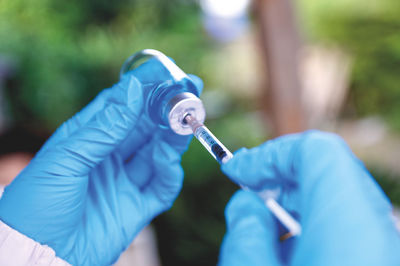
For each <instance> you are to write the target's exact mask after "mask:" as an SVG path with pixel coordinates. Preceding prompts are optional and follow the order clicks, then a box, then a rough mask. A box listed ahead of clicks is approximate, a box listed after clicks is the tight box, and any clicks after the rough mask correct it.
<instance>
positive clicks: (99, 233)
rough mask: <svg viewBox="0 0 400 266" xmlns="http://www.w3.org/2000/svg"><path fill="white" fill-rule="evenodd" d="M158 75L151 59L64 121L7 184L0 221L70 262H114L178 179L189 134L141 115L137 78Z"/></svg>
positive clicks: (172, 194)
mask: <svg viewBox="0 0 400 266" xmlns="http://www.w3.org/2000/svg"><path fill="white" fill-rule="evenodd" d="M165 74H166V73H165V71H163V69H162V67H161V66H160V65H159V63H158V62H157V61H155V60H154V61H152V60H150V61H149V62H147V63H146V64H144V65H142V66H141V67H140V68H138V69H136V70H135V71H134V72H133V73H131V74H129V75H125V77H124V78H123V79H122V80H121V81H120V82H119V83H118V84H116V85H114V86H113V87H112V88H110V89H106V90H104V91H103V92H101V93H100V94H99V95H98V96H97V97H96V98H95V99H94V100H93V102H91V103H90V104H89V105H88V106H86V107H85V108H84V109H83V110H82V111H81V112H79V113H78V114H76V115H75V116H74V117H73V118H71V119H70V120H68V121H67V122H65V123H64V124H63V125H62V126H61V127H60V128H59V129H58V130H57V131H56V132H55V134H54V135H53V136H52V137H51V138H50V139H49V140H48V141H47V142H46V144H45V145H44V146H43V147H42V149H41V150H40V151H39V153H38V154H37V155H36V156H35V158H34V159H33V160H32V162H31V163H30V164H29V165H28V166H27V167H26V168H25V169H24V170H23V171H22V172H21V173H20V174H19V176H18V177H17V178H16V179H15V180H14V181H13V182H12V183H11V184H10V185H9V186H8V187H6V189H5V192H4V194H3V197H2V198H1V200H0V218H1V220H2V221H3V222H5V223H6V224H8V225H9V226H11V227H12V228H14V229H16V230H17V231H19V232H21V233H23V234H25V235H26V236H28V237H30V238H32V239H34V240H36V241H38V242H39V243H41V244H45V245H48V246H50V247H51V248H53V249H54V250H55V251H56V255H57V256H59V257H61V258H63V259H64V260H66V261H68V262H69V263H72V264H74V265H110V264H111V263H113V262H115V261H116V259H117V258H118V256H119V255H120V253H121V252H122V251H123V250H124V249H126V247H127V246H128V245H129V244H130V243H131V241H132V240H133V238H134V237H135V235H136V234H137V233H138V232H139V231H140V230H141V229H142V228H143V227H144V226H145V225H147V224H148V223H149V222H150V221H151V220H152V219H153V218H154V217H155V216H156V215H158V214H159V213H161V212H163V211H165V210H167V209H168V208H170V207H171V205H172V203H173V201H174V200H175V198H176V197H177V195H178V193H179V191H180V189H181V186H182V181H183V170H182V168H181V166H180V159H181V155H182V153H183V152H184V151H185V149H186V148H187V145H188V142H189V139H190V137H184V136H178V135H177V134H175V133H173V132H172V131H171V130H162V129H160V128H158V127H157V126H155V125H154V124H153V123H152V122H150V121H149V119H148V118H147V116H145V115H142V112H143V105H144V103H143V97H142V90H141V89H142V85H143V84H147V85H148V84H150V83H154V84H155V83H157V82H161V81H162V80H163V78H164V76H165ZM191 78H192V79H193V81H194V82H195V84H196V87H197V89H198V90H201V88H202V82H201V80H200V79H199V78H197V77H194V76H191Z"/></svg>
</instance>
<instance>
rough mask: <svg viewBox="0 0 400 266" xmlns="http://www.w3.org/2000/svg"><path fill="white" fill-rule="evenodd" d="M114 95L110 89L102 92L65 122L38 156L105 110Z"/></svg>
mask: <svg viewBox="0 0 400 266" xmlns="http://www.w3.org/2000/svg"><path fill="white" fill-rule="evenodd" d="M111 94H112V88H108V89H105V90H103V91H102V92H100V93H99V94H98V95H97V96H96V98H95V99H94V100H93V101H91V102H90V103H89V104H88V105H87V106H85V107H84V108H83V109H82V110H81V111H79V112H78V113H76V114H75V115H74V116H73V117H71V118H70V119H69V120H67V121H66V122H64V123H63V124H62V125H61V126H60V127H59V128H58V129H57V130H56V132H54V134H53V135H52V136H51V137H50V138H49V139H48V140H47V141H46V143H45V144H44V145H43V146H42V148H41V149H40V151H39V152H38V153H37V155H40V154H42V153H44V152H45V151H46V150H47V149H48V148H49V147H51V146H53V145H55V144H56V143H58V142H59V141H60V140H62V139H65V138H67V137H68V136H69V135H71V134H72V133H73V132H75V131H76V130H77V129H78V128H80V127H81V126H82V125H84V124H86V123H87V122H88V121H89V120H90V119H91V118H92V117H93V115H94V114H96V113H97V112H98V111H100V110H102V109H104V107H105V105H106V102H107V99H108V98H109V97H110V95H111Z"/></svg>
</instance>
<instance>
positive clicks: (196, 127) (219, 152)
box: [184, 114, 233, 164]
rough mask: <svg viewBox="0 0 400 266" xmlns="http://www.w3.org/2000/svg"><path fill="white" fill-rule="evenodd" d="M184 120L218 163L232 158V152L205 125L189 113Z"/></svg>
mask: <svg viewBox="0 0 400 266" xmlns="http://www.w3.org/2000/svg"><path fill="white" fill-rule="evenodd" d="M184 122H185V123H187V124H188V125H189V126H190V127H191V128H192V130H193V134H194V136H195V137H196V138H197V139H198V140H199V141H200V142H201V144H203V146H204V147H205V148H206V149H207V150H208V152H209V153H211V155H212V156H213V157H214V158H215V159H216V160H217V161H218V162H219V163H220V164H224V163H226V162H228V161H229V160H230V159H232V157H233V155H232V153H231V152H230V151H229V150H228V149H227V148H226V147H225V146H224V144H222V143H221V142H220V141H219V140H218V139H217V138H216V137H215V136H214V135H213V133H211V131H210V130H208V128H207V127H206V126H204V125H203V124H201V123H200V122H198V121H197V120H196V119H195V118H194V117H193V116H191V115H190V114H188V115H186V116H185V118H184Z"/></svg>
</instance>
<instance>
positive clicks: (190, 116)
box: [121, 49, 301, 240]
mask: <svg viewBox="0 0 400 266" xmlns="http://www.w3.org/2000/svg"><path fill="white" fill-rule="evenodd" d="M149 58H153V59H156V60H158V61H159V63H160V65H161V66H162V68H163V69H164V71H166V73H169V75H167V76H169V77H168V78H166V80H165V81H164V82H162V83H160V84H153V85H152V86H149V85H148V86H143V91H144V93H143V97H144V102H146V103H147V104H146V108H145V110H146V113H147V114H148V116H149V117H150V119H151V120H152V121H153V122H154V123H155V124H158V125H159V126H160V127H161V128H166V127H169V128H170V129H171V130H172V131H174V132H175V133H176V134H179V135H190V134H192V133H193V134H194V135H195V137H196V138H197V139H198V140H199V141H200V142H201V144H203V146H204V147H205V148H206V149H207V150H208V151H209V152H210V153H211V155H212V156H213V157H214V158H215V159H216V160H217V161H218V162H219V163H220V164H225V163H227V162H228V161H229V160H230V159H232V158H233V155H232V153H231V152H230V151H229V150H228V149H227V148H226V147H225V146H224V145H223V144H222V143H221V142H220V141H219V140H218V139H217V138H216V137H215V136H214V135H213V134H212V133H211V131H210V130H208V128H207V127H206V126H204V125H203V122H204V120H205V117H206V113H205V109H204V106H203V103H202V101H201V100H200V98H199V95H198V94H199V92H198V90H197V89H196V86H195V84H194V83H193V81H192V80H191V78H190V77H189V76H187V75H186V74H185V73H184V72H183V71H182V70H181V69H180V68H179V67H178V66H177V65H176V64H175V63H174V62H172V61H171V60H170V59H169V58H168V57H167V56H166V55H164V54H163V53H161V52H160V51H157V50H153V49H145V50H142V51H139V52H137V53H135V54H133V55H132V56H131V57H129V58H128V59H127V60H126V62H125V63H124V64H123V66H122V68H121V79H122V78H123V77H124V75H127V74H128V73H129V71H130V70H132V69H135V65H137V62H138V61H140V60H142V59H149ZM150 85H151V84H150ZM241 187H242V189H244V190H249V189H248V188H247V187H244V186H241ZM257 194H258V195H259V196H260V197H261V198H262V199H263V200H264V202H265V205H266V206H267V207H268V208H269V209H270V210H271V212H272V213H273V214H274V215H275V216H276V218H277V219H278V220H279V221H280V222H281V223H282V225H283V226H285V227H286V229H287V230H288V233H287V234H285V235H283V237H281V240H282V239H286V238H289V237H291V236H295V235H299V234H300V233H301V226H300V225H299V223H298V222H297V221H296V220H295V219H293V217H292V216H291V215H290V214H289V213H287V212H286V211H285V210H284V209H283V208H282V207H281V206H280V205H279V204H278V203H277V202H276V201H275V199H274V198H272V197H271V193H270V191H269V190H264V191H261V192H258V193H257Z"/></svg>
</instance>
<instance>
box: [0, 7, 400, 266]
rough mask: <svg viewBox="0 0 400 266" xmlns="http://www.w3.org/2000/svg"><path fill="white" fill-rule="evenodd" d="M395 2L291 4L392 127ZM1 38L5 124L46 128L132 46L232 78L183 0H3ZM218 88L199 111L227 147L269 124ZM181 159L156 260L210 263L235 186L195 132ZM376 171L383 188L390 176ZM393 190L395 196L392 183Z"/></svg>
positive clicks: (161, 221) (258, 138)
mask: <svg viewBox="0 0 400 266" xmlns="http://www.w3.org/2000/svg"><path fill="white" fill-rule="evenodd" d="M397 2H398V0H374V1H369V2H368V3H365V2H364V1H362V0H351V1H349V0H337V1H327V0H303V1H299V3H298V7H299V9H300V10H301V14H302V15H303V19H302V20H303V23H304V25H305V26H306V27H305V29H306V30H305V31H306V32H305V33H306V35H307V36H308V38H309V40H310V41H312V42H314V41H318V42H326V43H327V44H329V45H331V44H337V45H340V46H341V47H344V48H345V49H347V50H348V52H349V53H350V54H351V55H352V56H353V57H354V60H355V61H354V63H355V65H354V73H353V75H352V83H351V97H350V105H352V106H355V110H356V112H357V114H359V115H366V114H381V115H383V116H385V117H386V118H387V119H388V120H389V121H390V122H391V124H392V125H393V126H394V127H395V128H397V129H400V105H399V104H398V102H400V90H399V89H398V87H399V84H400V75H399V73H400V71H399V70H400V69H399V68H400V64H399V60H400V37H399V36H400V35H399V34H398V32H399V29H400V9H399V4H398V3H397ZM0 40H1V42H0V60H4V61H6V62H9V65H10V67H12V68H13V69H14V72H13V76H12V77H11V78H10V79H9V80H8V82H7V83H6V87H5V92H6V96H7V98H8V100H9V109H10V115H11V116H12V118H13V123H14V124H24V125H31V126H32V127H40V128H44V129H45V130H48V131H50V132H51V131H53V130H54V129H55V128H56V127H57V126H58V125H59V124H60V123H61V122H62V121H64V120H66V119H67V118H69V117H70V116H72V115H73V114H74V113H75V112H77V111H78V110H79V109H80V108H82V107H83V106H84V105H86V104H87V103H88V102H89V101H90V100H91V99H92V98H93V97H94V96H95V95H96V94H97V93H98V92H99V91H100V90H101V89H103V88H105V87H109V86H111V85H112V84H113V83H115V82H116V81H117V80H118V74H119V69H120V67H121V65H122V63H123V61H124V60H125V59H126V58H127V57H128V56H129V55H130V54H132V53H133V52H135V51H138V50H140V49H144V48H154V49H158V50H161V51H163V52H164V53H166V54H167V55H168V56H170V57H172V58H174V59H175V61H176V62H177V64H178V65H179V66H181V67H182V69H184V70H185V71H186V72H188V73H195V74H196V75H198V76H200V77H201V78H202V79H203V80H204V82H205V84H206V89H205V91H206V92H207V90H208V89H209V88H221V87H223V86H225V84H224V83H223V82H224V79H227V78H231V77H225V76H223V77H219V76H217V75H216V74H215V73H221V71H219V70H218V69H217V67H218V66H217V64H216V60H218V59H217V58H218V57H215V55H216V54H218V53H219V51H220V50H219V49H218V47H217V45H216V44H215V43H213V42H212V41H211V40H210V39H208V38H206V37H205V34H204V33H203V29H202V24H201V14H200V12H199V9H198V7H197V6H196V4H195V2H194V1H190V0H169V1H163V0H118V1H106V0H85V1H80V0H69V1H52V0H35V1H27V0H2V1H1V3H0ZM233 83H234V82H233ZM226 97H229V98H230V102H231V104H230V107H228V110H226V111H225V114H222V116H220V117H218V118H217V119H215V120H209V121H208V125H209V127H210V129H211V130H212V131H213V132H214V133H215V134H216V135H217V136H219V137H220V139H221V140H222V141H223V142H224V143H225V144H226V146H227V147H229V148H231V149H232V150H236V149H237V148H239V147H242V146H247V147H252V146H255V145H258V144H260V143H261V142H263V141H264V140H265V139H266V136H267V134H266V132H265V131H264V129H263V128H262V127H261V126H260V122H259V120H260V119H259V117H258V115H257V113H254V110H253V109H254V106H253V104H252V103H245V102H244V101H243V99H241V98H239V97H236V98H235V96H233V95H226ZM232 107H235V108H234V109H233V108H232ZM228 111H230V113H229V115H228V114H227V113H228ZM243 132H246V134H243ZM183 168H184V170H185V174H186V175H185V176H186V177H185V183H184V187H183V190H182V193H181V195H180V197H179V198H178V199H177V201H176V203H175V204H174V206H173V208H172V209H171V210H170V211H169V212H167V213H165V214H163V215H161V216H160V217H159V218H157V219H156V220H155V226H156V231H157V237H158V240H159V247H160V253H161V260H162V262H163V264H164V265H194V266H196V265H213V264H216V261H217V257H218V250H219V245H220V243H221V241H222V237H223V234H224V232H225V225H224V218H223V211H224V207H225V204H226V203H227V201H228V199H229V198H230V196H231V195H232V193H233V191H235V190H236V186H235V185H234V184H232V183H231V182H230V181H229V180H228V179H227V178H226V177H225V176H223V175H222V174H221V172H220V170H219V166H218V164H217V163H216V162H215V161H214V159H213V158H212V157H211V156H210V155H209V154H208V153H207V151H206V150H204V148H203V147H201V146H200V144H199V143H197V142H196V141H194V142H192V144H191V146H190V148H189V150H188V152H187V153H186V154H185V155H184V157H183ZM377 174H378V176H383V177H384V178H383V179H382V180H383V181H381V179H380V178H378V180H379V181H380V183H381V184H382V186H383V187H384V189H388V190H387V191H392V190H391V185H392V183H390V182H392V181H385V180H389V179H386V178H385V176H387V175H386V174H381V173H380V172H379V173H377ZM385 182H386V183H385ZM387 182H389V183H387ZM396 186H397V187H398V184H397V183H396ZM388 193H389V196H390V195H392V194H393V193H392V192H388ZM393 195H394V196H393V197H394V199H395V200H394V201H395V202H399V201H398V200H399V199H398V192H394V194H393Z"/></svg>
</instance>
